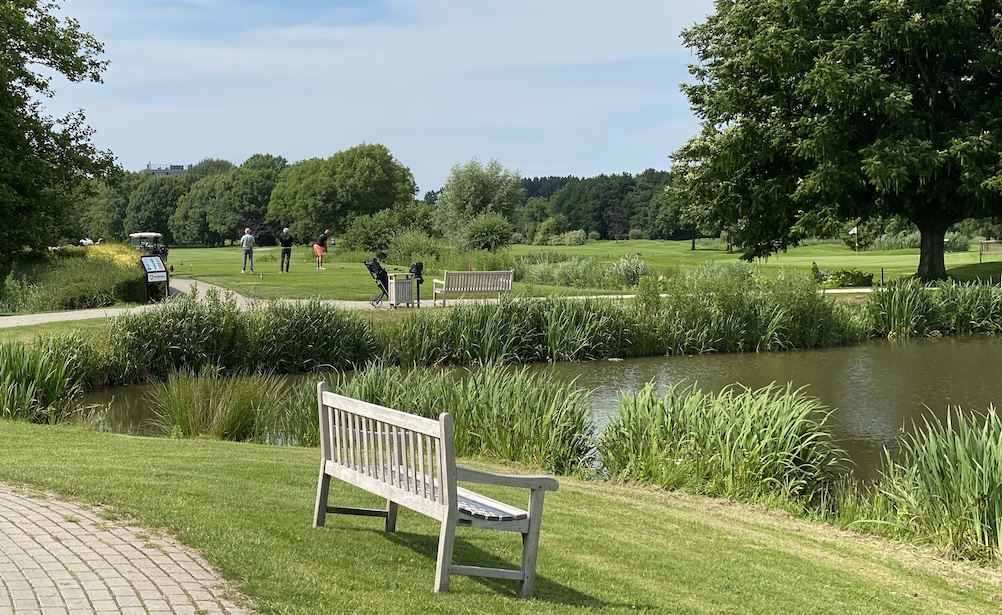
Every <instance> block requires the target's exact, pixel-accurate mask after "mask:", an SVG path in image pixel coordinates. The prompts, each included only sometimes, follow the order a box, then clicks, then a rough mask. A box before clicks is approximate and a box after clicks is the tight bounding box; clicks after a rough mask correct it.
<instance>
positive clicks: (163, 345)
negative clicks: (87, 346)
mask: <svg viewBox="0 0 1002 615" xmlns="http://www.w3.org/2000/svg"><path fill="white" fill-rule="evenodd" d="M109 339H110V348H111V351H110V353H111V361H112V367H111V368H110V370H109V371H111V372H113V373H114V374H116V375H117V379H118V380H119V381H122V382H142V381H156V380H162V379H163V378H166V377H167V376H168V375H169V374H170V373H172V372H174V371H176V370H180V369H184V370H189V371H195V372H197V371H200V370H201V369H203V368H205V367H211V368H213V369H218V370H222V371H224V372H227V373H252V372H258V373H271V372H279V373H298V372H304V371H317V370H321V369H351V368H352V367H354V366H356V365H361V364H364V363H365V362H367V361H370V360H372V359H373V358H374V357H375V356H376V352H377V342H376V336H375V334H374V333H373V332H372V330H371V327H370V326H369V325H368V324H367V323H366V322H365V321H363V320H362V318H361V316H359V315H358V314H355V313H352V312H349V311H347V310H342V309H339V308H336V307H333V306H328V305H324V304H322V303H321V302H319V301H312V302H306V303H286V302H275V303H270V304H263V305H262V306H260V308H259V309H255V310H242V309H240V308H239V307H237V304H236V301H235V300H234V298H233V297H232V295H228V296H220V295H219V294H217V293H214V292H211V291H210V292H209V293H206V295H205V297H204V298H200V297H198V296H197V295H196V294H192V295H190V296H188V297H185V298H183V299H179V300H171V301H167V302H164V303H163V304H160V305H158V306H155V307H152V308H149V309H146V310H142V311H133V312H129V313H126V314H123V315H122V316H119V317H117V318H115V319H113V320H112V322H111V327H110V333H109Z"/></svg>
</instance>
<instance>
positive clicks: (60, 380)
mask: <svg viewBox="0 0 1002 615" xmlns="http://www.w3.org/2000/svg"><path fill="white" fill-rule="evenodd" d="M50 350H51V347H40V346H28V345H25V344H21V343H17V342H0V366H3V369H2V370H0V418H9V419H17V420H24V421H31V422H35V423H53V422H58V421H60V420H63V419H64V418H66V417H67V416H68V415H69V414H71V413H72V411H73V409H74V408H75V406H76V403H77V402H78V400H79V396H80V394H81V393H82V392H83V389H84V384H85V381H84V378H83V377H82V374H81V372H80V371H79V370H78V369H77V368H76V360H75V359H76V357H74V356H73V355H71V354H68V353H58V352H51V351H50Z"/></svg>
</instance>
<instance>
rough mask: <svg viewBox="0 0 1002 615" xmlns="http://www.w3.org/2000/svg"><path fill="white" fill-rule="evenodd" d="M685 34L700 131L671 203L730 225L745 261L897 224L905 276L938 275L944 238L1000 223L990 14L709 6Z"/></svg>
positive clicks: (681, 159)
mask: <svg viewBox="0 0 1002 615" xmlns="http://www.w3.org/2000/svg"><path fill="white" fill-rule="evenodd" d="M716 8H717V11H716V13H715V14H713V15H711V16H710V17H709V18H708V19H707V20H706V22H705V23H702V24H699V25H696V26H694V27H692V28H690V29H687V30H685V31H684V32H683V39H684V41H685V43H686V44H687V45H688V46H690V47H692V48H693V49H694V50H695V52H696V54H697V55H698V63H697V64H696V65H694V66H692V67H691V68H690V72H691V73H692V74H693V76H694V77H695V79H696V83H694V84H689V85H685V86H684V88H683V89H684V91H685V93H686V95H687V96H688V98H689V100H690V102H691V104H692V105H693V108H694V110H695V112H696V113H697V115H699V116H700V117H701V118H702V120H703V129H702V131H701V134H700V135H699V136H697V137H695V138H693V139H692V140H690V141H689V142H688V143H687V144H686V145H685V146H684V147H683V148H681V149H680V150H679V151H678V152H677V153H676V154H675V160H676V162H677V163H678V165H677V166H676V171H677V173H676V175H677V179H678V183H677V184H676V185H675V187H674V188H675V191H676V193H677V195H678V197H679V198H681V199H682V200H683V201H686V202H689V203H691V207H692V208H693V209H701V210H703V211H705V212H708V215H709V217H710V218H712V219H714V220H716V221H718V222H719V223H721V224H723V225H725V226H728V227H734V229H735V230H736V233H735V237H736V238H737V240H738V242H739V244H740V245H741V247H742V249H743V250H744V255H745V256H746V257H747V258H749V259H752V258H756V257H760V256H765V255H768V254H770V253H773V252H776V251H778V250H785V249H786V248H787V247H789V246H791V245H795V244H796V243H797V242H798V241H799V240H801V239H803V238H804V237H806V236H809V235H819V236H834V235H836V234H837V229H838V226H839V222H840V221H845V220H849V219H852V218H870V217H873V216H877V215H894V214H896V215H900V216H902V217H904V218H905V219H907V220H909V221H910V222H913V223H915V224H916V225H917V226H918V228H919V230H920V231H921V233H922V246H921V256H920V259H919V265H918V274H919V275H920V276H921V277H923V278H943V277H945V275H946V270H945V265H944V258H943V237H944V233H945V232H946V230H947V228H948V227H949V226H950V225H951V224H953V223H955V222H958V221H960V220H963V219H964V218H968V217H984V216H990V215H994V214H997V213H998V212H999V203H1000V202H1002V201H1000V200H999V199H998V195H999V192H1000V190H1002V179H1000V178H1002V164H1000V159H1002V158H1000V153H1002V97H1000V96H999V95H998V94H999V92H998V85H997V79H996V78H995V74H996V72H997V66H998V65H999V64H1000V62H1002V50H1000V48H999V46H998V44H997V31H998V28H999V26H1000V19H1002V18H1000V15H1002V11H1000V8H1002V6H1000V4H999V2H997V1H992V2H941V3H927V2H917V1H910V0H909V1H902V2H871V1H870V0H849V1H846V2H841V1H840V2H822V3H820V4H819V3H818V2H814V1H808V0H793V1H790V2H738V3H734V2H718V3H717V5H716Z"/></svg>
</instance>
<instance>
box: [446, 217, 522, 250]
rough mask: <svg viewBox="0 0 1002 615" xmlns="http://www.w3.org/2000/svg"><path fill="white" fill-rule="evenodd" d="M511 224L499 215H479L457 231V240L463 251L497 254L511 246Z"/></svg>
mask: <svg viewBox="0 0 1002 615" xmlns="http://www.w3.org/2000/svg"><path fill="white" fill-rule="evenodd" d="M511 234H512V231H511V223H509V222H508V219H507V218H505V217H504V216H502V215H501V214H493V213H487V214H480V215H479V216H476V217H475V218H473V219H472V220H470V221H469V222H467V223H466V225H464V226H463V228H461V229H460V230H459V235H458V236H457V240H458V243H459V245H460V246H461V247H462V248H463V249H464V250H469V251H477V250H484V251H487V252H497V251H498V250H500V249H502V248H506V247H508V246H509V245H511Z"/></svg>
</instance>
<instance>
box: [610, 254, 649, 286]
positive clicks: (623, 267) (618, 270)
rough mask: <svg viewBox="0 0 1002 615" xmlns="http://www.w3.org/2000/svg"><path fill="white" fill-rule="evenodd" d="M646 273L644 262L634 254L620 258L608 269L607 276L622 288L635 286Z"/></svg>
mask: <svg viewBox="0 0 1002 615" xmlns="http://www.w3.org/2000/svg"><path fill="white" fill-rule="evenodd" d="M646 273H647V267H646V266H645V265H644V261H642V260H640V257H638V256H637V255H636V254H630V255H629V256H624V257H622V258H620V259H619V261H618V262H616V263H614V264H613V265H612V267H610V269H609V274H610V275H611V277H612V279H613V280H614V282H615V283H616V284H618V285H620V286H624V287H632V286H636V285H637V284H638V283H639V282H640V278H642V277H643V276H644V274H646Z"/></svg>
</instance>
